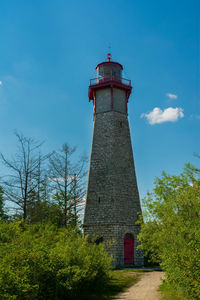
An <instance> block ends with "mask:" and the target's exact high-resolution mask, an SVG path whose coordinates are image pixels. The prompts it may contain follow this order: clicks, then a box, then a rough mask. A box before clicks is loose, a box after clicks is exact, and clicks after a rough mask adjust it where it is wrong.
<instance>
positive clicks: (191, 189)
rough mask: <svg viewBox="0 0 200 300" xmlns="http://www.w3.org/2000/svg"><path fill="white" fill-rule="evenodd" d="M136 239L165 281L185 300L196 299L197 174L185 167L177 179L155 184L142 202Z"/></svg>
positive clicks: (199, 276) (199, 268) (199, 267)
mask: <svg viewBox="0 0 200 300" xmlns="http://www.w3.org/2000/svg"><path fill="white" fill-rule="evenodd" d="M144 204H145V207H146V213H145V220H146V222H143V220H142V218H141V219H140V224H141V233H140V235H139V239H140V241H141V247H142V248H143V249H144V251H145V254H146V255H147V254H148V253H151V254H152V255H151V258H152V260H154V261H160V263H161V266H162V268H163V269H164V270H165V271H166V278H167V281H168V282H169V283H170V284H171V285H172V286H173V287H174V288H176V289H178V290H179V291H180V292H181V293H184V294H185V295H186V296H188V297H189V299H200V284H199V282H200V174H199V171H198V170H197V169H195V168H194V167H193V166H191V165H189V164H188V165H186V167H185V169H184V171H183V172H182V173H181V174H180V175H179V176H170V175H167V174H166V173H163V174H162V177H161V178H160V179H159V178H157V179H156V180H155V188H154V190H153V193H149V194H148V195H147V197H146V199H145V202H144Z"/></svg>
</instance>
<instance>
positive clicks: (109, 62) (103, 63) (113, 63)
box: [96, 61, 123, 70]
mask: <svg viewBox="0 0 200 300" xmlns="http://www.w3.org/2000/svg"><path fill="white" fill-rule="evenodd" d="M107 64H109V65H117V66H119V67H120V68H121V69H122V70H123V66H122V65H121V64H119V63H118V62H115V61H104V62H102V63H100V64H98V65H97V66H96V70H97V69H98V68H99V67H100V66H102V65H107Z"/></svg>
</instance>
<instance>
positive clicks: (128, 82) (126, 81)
mask: <svg viewBox="0 0 200 300" xmlns="http://www.w3.org/2000/svg"><path fill="white" fill-rule="evenodd" d="M108 81H113V82H118V83H122V84H125V85H127V86H131V80H129V79H125V78H119V77H113V76H112V77H98V78H93V79H90V85H96V84H99V83H106V82H108Z"/></svg>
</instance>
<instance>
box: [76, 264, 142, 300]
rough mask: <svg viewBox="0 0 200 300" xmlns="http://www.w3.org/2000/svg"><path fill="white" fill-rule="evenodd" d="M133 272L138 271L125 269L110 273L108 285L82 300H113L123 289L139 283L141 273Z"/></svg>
mask: <svg viewBox="0 0 200 300" xmlns="http://www.w3.org/2000/svg"><path fill="white" fill-rule="evenodd" d="M135 272H138V270H133V269H125V270H113V271H111V272H110V279H109V281H108V284H107V285H106V286H104V287H101V288H100V289H99V291H98V292H95V293H94V294H90V295H85V296H84V297H83V298H82V300H86V299H87V300H110V299H113V298H114V296H116V295H117V294H118V293H121V292H123V291H124V290H125V289H127V288H129V287H130V286H132V285H133V284H135V283H137V282H138V281H139V279H140V276H141V274H142V272H140V273H138V274H137V273H135ZM79 299H80V298H79Z"/></svg>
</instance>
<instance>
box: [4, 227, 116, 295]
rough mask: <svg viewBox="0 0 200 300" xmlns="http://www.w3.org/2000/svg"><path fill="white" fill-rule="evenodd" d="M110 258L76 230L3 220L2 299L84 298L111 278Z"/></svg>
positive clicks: (101, 248) (102, 246)
mask: <svg viewBox="0 0 200 300" xmlns="http://www.w3.org/2000/svg"><path fill="white" fill-rule="evenodd" d="M111 260H112V258H111V257H110V256H108V254H107V253H106V252H105V251H104V245H103V244H101V245H98V246H97V245H95V244H90V243H88V242H87V239H83V238H82V237H81V236H80V235H79V234H77V232H75V231H74V230H72V229H68V230H67V229H58V228H56V227H55V226H53V225H33V226H28V225H26V224H24V223H23V222H13V223H5V222H1V223H0V291H1V299H26V300H29V299H30V300H32V299H48V300H51V299H73V298H77V297H79V299H81V296H80V295H83V294H84V293H87V291H88V289H95V288H97V287H98V286H99V285H103V284H104V283H105V282H106V280H107V278H108V276H109V270H110V263H111Z"/></svg>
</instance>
